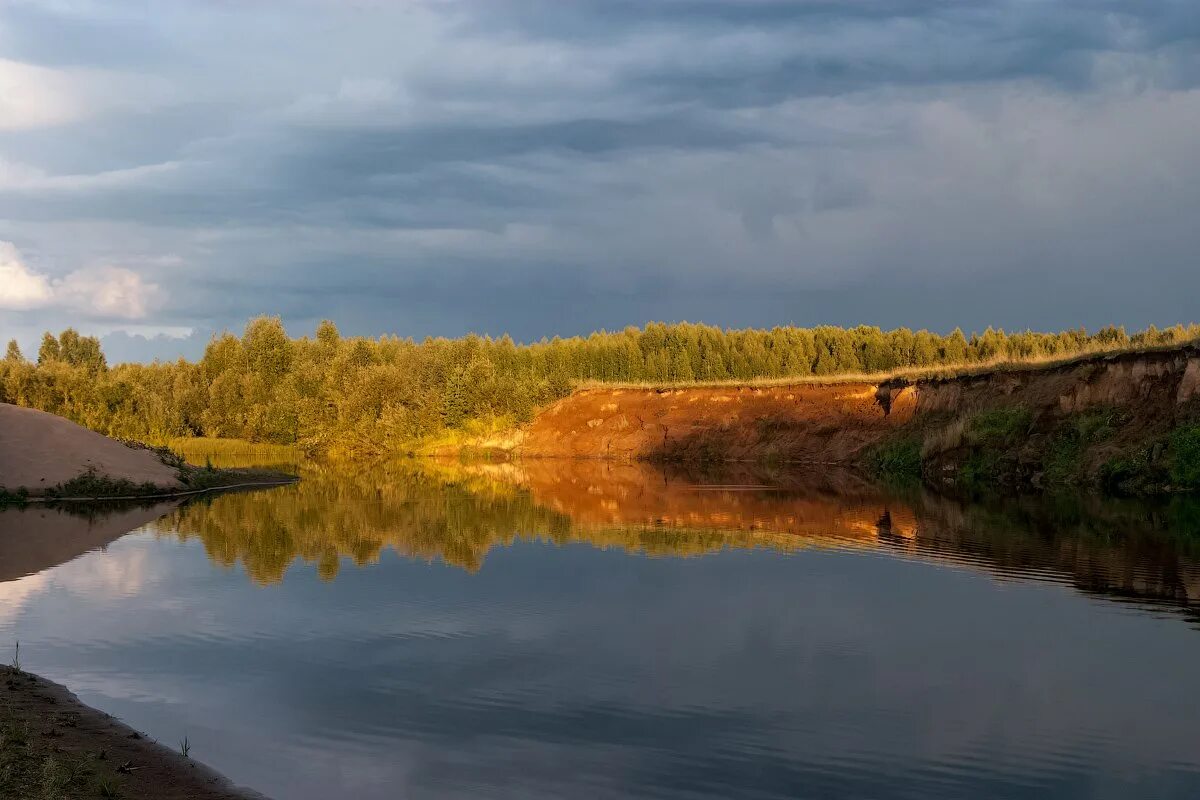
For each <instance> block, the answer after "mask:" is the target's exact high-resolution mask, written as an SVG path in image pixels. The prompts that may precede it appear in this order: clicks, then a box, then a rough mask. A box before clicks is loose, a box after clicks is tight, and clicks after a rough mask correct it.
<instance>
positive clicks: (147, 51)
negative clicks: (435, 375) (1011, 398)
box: [0, 0, 1200, 358]
mask: <svg viewBox="0 0 1200 800" xmlns="http://www.w3.org/2000/svg"><path fill="white" fill-rule="evenodd" d="M150 12H152V13H150ZM150 12H148V11H147V9H146V7H145V6H144V5H141V4H132V3H130V4H125V3H119V2H118V3H109V2H106V3H92V2H84V1H83V0H80V1H79V2H63V3H58V4H55V5H53V6H46V5H44V4H34V3H22V2H17V3H11V4H8V5H6V6H5V7H4V8H3V9H0V87H7V88H9V91H8V93H7V94H4V93H0V96H4V97H5V98H6V99H4V100H0V241H6V242H11V243H12V245H13V246H14V248H15V252H16V254H17V255H16V257H15V260H14V259H13V258H10V260H9V263H8V266H5V263H4V262H3V260H2V259H0V272H3V275H4V277H5V279H6V280H5V284H6V285H7V286H9V287H24V289H23V290H22V291H23V292H24V293H23V294H18V292H17V289H16V288H9V289H7V290H5V289H0V325H2V326H3V327H4V328H5V331H4V333H9V334H10V335H17V336H19V337H21V338H23V339H25V340H28V339H30V338H32V337H33V336H34V335H35V334H36V332H37V331H38V330H40V329H41V328H44V327H52V326H59V325H62V324H66V323H68V322H74V323H76V324H79V325H81V326H83V327H89V326H90V327H91V328H93V329H95V330H98V331H100V332H107V331H129V332H132V333H134V334H137V335H139V336H140V335H146V336H151V337H152V336H153V335H154V334H155V333H157V332H159V331H168V332H170V333H171V334H173V335H178V334H180V333H182V332H184V331H186V330H187V329H193V330H195V331H197V332H198V333H197V334H195V335H193V336H192V337H191V338H190V339H185V340H170V341H167V340H152V341H150V342H146V341H144V340H142V339H140V338H137V336H135V338H130V337H129V336H127V335H126V334H122V333H118V334H115V335H114V336H115V338H112V339H111V342H112V344H113V347H114V348H115V349H116V350H117V351H118V353H119V354H120V355H122V356H129V357H137V358H142V357H147V356H148V355H174V354H175V353H176V352H187V353H194V352H195V351H196V349H198V347H199V346H200V344H201V343H202V341H203V339H204V338H205V337H206V336H207V332H208V331H211V330H218V329H221V328H224V327H227V326H232V327H235V328H236V327H240V325H241V324H242V323H243V322H244V320H245V318H246V317H248V316H250V315H254V314H258V313H273V314H280V315H282V316H283V317H284V319H285V321H286V322H288V323H289V324H290V325H291V326H292V327H293V328H294V329H295V330H296V332H304V331H305V330H307V329H311V326H313V325H314V324H315V322H316V321H317V320H319V319H320V318H322V317H333V318H334V319H336V320H337V321H338V322H339V324H340V325H341V327H342V328H343V330H345V331H346V332H350V333H372V334H375V333H381V332H385V331H387V332H397V333H400V334H403V335H413V336H418V337H420V336H424V335H426V334H433V335H457V334H461V333H464V332H466V331H468V330H475V331H480V332H486V333H493V334H499V333H502V332H510V333H512V334H513V335H514V336H516V337H518V338H521V339H531V338H538V337H540V336H543V335H554V334H574V333H582V332H586V331H588V330H591V329H593V328H599V327H607V328H618V327H621V326H624V325H626V324H631V323H632V324H639V323H642V322H644V321H646V320H649V319H672V320H674V319H690V320H703V321H706V322H711V323H714V324H720V325H735V326H750V325H754V326H769V325H773V324H780V323H789V322H791V323H798V324H817V323H841V324H856V323H859V322H866V323H872V324H880V325H883V326H893V325H910V326H913V327H931V328H935V329H948V328H951V327H954V326H956V325H961V326H963V327H964V328H967V329H981V328H983V327H985V326H986V325H989V324H993V325H1003V326H1007V327H1025V326H1033V327H1040V328H1059V327H1065V326H1075V325H1079V324H1084V325H1088V326H1099V325H1102V324H1107V323H1110V322H1116V323H1123V324H1127V325H1137V326H1140V325H1144V324H1146V323H1150V322H1156V323H1160V324H1162V323H1172V322H1175V321H1179V320H1184V319H1190V318H1193V317H1194V312H1192V311H1191V309H1190V308H1188V307H1186V303H1187V298H1189V297H1192V296H1195V294H1196V292H1197V291H1198V290H1200V270H1197V269H1196V268H1195V253H1196V252H1197V250H1198V245H1200V229H1198V228H1197V226H1196V225H1195V218H1196V215H1197V211H1198V210H1200V148H1197V147H1196V146H1195V144H1194V139H1195V132H1196V131H1197V130H1200V88H1198V86H1197V81H1198V79H1200V6H1197V4H1196V3H1194V2H1191V0H1180V1H1179V2H1171V1H1170V0H1152V1H1151V2H1115V1H1114V0H1103V1H1102V0H1081V2H1074V3H1030V2H1024V1H1022V0H991V1H990V2H982V3H972V4H962V3H956V2H941V1H940V0H929V1H928V2H919V1H918V0H882V1H880V2H874V1H873V2H849V1H843V2H821V1H819V0H807V1H806V0H796V2H786V1H785V0H773V1H768V0H757V1H755V0H742V1H740V2H739V1H738V0H638V2H633V0H580V1H579V2H572V3H560V2H550V0H528V1H526V2H516V1H515V0H514V1H513V2H506V1H505V0H487V2H484V0H477V1H476V2H470V1H460V2H454V1H451V2H433V0H430V2H413V3H405V4H395V3H371V2H363V3H355V4H347V3H336V2H315V0H314V1H313V2H303V3H293V4H288V5H287V6H286V7H285V6H284V5H280V4H212V3H200V2H169V3H163V4H161V5H160V4H155V6H154V8H153V9H151V10H150ZM4 270H7V271H6V272H4ZM72 275H75V276H76V277H74V278H72V277H70V276H72ZM79 275H83V276H85V278H86V281H85V280H84V279H83V278H80V277H78V276H79ZM96 276H101V277H96ZM112 276H116V277H117V278H119V279H120V292H123V293H124V294H115V295H111V296H109V297H108V298H107V299H106V300H104V299H103V298H102V300H103V302H101V301H100V300H98V301H96V302H93V303H91V304H90V305H89V304H86V303H83V302H82V301H81V300H80V298H79V292H78V291H75V292H74V293H68V292H67V290H66V289H65V288H63V287H68V288H69V287H72V286H80V285H87V286H94V285H97V281H99V280H101V279H108V278H110V277H112ZM114 291H116V290H115V289H114ZM127 297H128V299H129V302H131V303H132V305H128V304H127V305H125V306H122V303H125V302H126V299H127ZM68 301H69V302H68ZM121 307H127V308H132V309H134V310H133V311H131V312H129V313H124V314H121V313H115V312H114V309H117V308H121Z"/></svg>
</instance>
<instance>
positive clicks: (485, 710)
mask: <svg viewBox="0 0 1200 800" xmlns="http://www.w3.org/2000/svg"><path fill="white" fill-rule="evenodd" d="M304 478H305V479H304V481H303V482H301V483H299V484H297V485H293V486H288V487H283V488H279V489H273V490H270V491H263V492H252V493H244V494H235V495H224V496H219V497H213V498H210V499H206V500H203V501H199V502H195V501H194V502H191V503H189V504H187V505H185V506H181V507H179V508H176V509H173V510H171V509H168V513H167V514H166V516H165V517H163V518H161V519H159V520H158V521H156V522H153V523H151V524H149V525H146V526H143V527H142V528H140V529H139V530H138V531H137V532H135V533H133V534H132V535H129V536H125V537H123V538H120V539H119V540H117V541H113V542H111V543H109V544H108V545H107V546H106V548H105V549H104V550H103V551H96V552H92V553H90V554H87V555H84V556H82V557H78V558H74V559H73V560H71V561H70V563H66V564H63V565H61V566H58V567H54V568H48V569H42V570H41V571H40V572H37V574H35V575H31V576H28V577H24V578H21V579H19V580H16V581H10V582H7V583H0V642H11V641H12V640H14V639H19V640H20V641H21V643H22V649H21V652H22V659H23V661H25V662H26V663H27V665H28V666H29V667H30V668H32V669H35V670H37V671H41V672H44V673H45V674H46V675H48V676H49V677H51V678H53V679H56V680H59V681H62V682H64V683H66V684H67V685H68V686H70V687H71V688H72V689H73V690H75V691H77V692H78V693H79V694H80V696H81V697H82V698H83V699H84V701H85V702H89V703H92V704H93V705H97V706H99V707H101V708H103V709H105V710H106V711H108V712H110V713H113V714H116V715H118V716H120V717H122V718H123V719H125V720H127V721H129V722H130V723H131V724H133V725H134V726H136V727H139V728H142V729H144V730H147V731H148V732H149V733H151V735H153V736H155V737H156V738H158V739H159V740H161V741H165V742H177V741H180V740H181V739H182V738H183V737H185V736H186V737H188V738H189V740H190V741H191V742H192V743H193V747H194V750H193V753H194V755H195V756H197V757H198V758H200V759H201V760H203V761H206V762H208V763H210V764H212V765H213V766H214V767H216V768H217V769H219V770H221V771H223V772H225V773H226V774H227V775H229V776H230V777H231V778H233V779H234V780H235V781H236V782H238V783H242V784H245V785H249V786H253V787H255V788H257V789H260V790H261V791H263V792H265V793H266V794H268V795H270V796H274V797H277V798H299V799H300V800H318V798H320V799H321V800H323V799H324V798H328V797H357V798H366V799H367V800H384V798H391V797H397V796H403V797H412V798H431V799H432V798H443V797H463V798H473V797H479V798H522V800H527V799H528V798H558V797H589V798H625V797H655V798H681V799H682V798H689V800H690V799H692V798H714V800H715V799H716V798H727V797H739V798H741V797H750V798H772V799H774V798H793V797H839V798H842V797H846V798H893V797H895V798H917V797H919V798H940V797H945V798H957V797H1002V798H1022V800H1024V799H1025V798H1055V800H1062V798H1093V797H1114V798H1117V797H1156V798H1175V797H1178V798H1192V797H1196V796H1200V754H1198V753H1197V750H1196V747H1195V730H1196V729H1197V727H1200V707H1196V706H1195V704H1190V703H1187V702H1186V698H1187V697H1188V696H1190V694H1189V693H1190V691H1191V686H1192V684H1193V683H1194V671H1195V669H1194V665H1195V664H1196V663H1197V661H1198V660H1200V636H1197V635H1196V631H1195V630H1193V629H1192V627H1191V626H1190V625H1188V624H1180V620H1181V618H1182V619H1183V620H1184V621H1190V620H1193V619H1194V616H1193V611H1192V606H1193V604H1194V603H1195V601H1196V597H1197V585H1198V584H1197V570H1196V564H1197V545H1196V540H1195V539H1194V538H1193V536H1192V534H1191V531H1193V530H1195V528H1194V526H1193V522H1192V521H1193V519H1194V517H1193V516H1192V514H1193V513H1194V510H1195V506H1194V505H1193V504H1191V503H1188V502H1184V501H1182V500H1176V501H1174V502H1171V503H1163V504H1155V505H1146V504H1138V503H1130V504H1113V503H1100V502H1097V501H1094V500H1090V499H1080V498H1070V499H1060V500H1057V501H1052V502H1048V501H1038V502H1034V501H1031V500H1021V501H1009V502H1004V503H996V504H984V505H964V504H961V503H957V502H954V501H950V500H947V499H945V498H939V497H936V496H931V495H925V494H922V493H912V494H896V493H892V492H888V491H884V490H881V489H879V488H877V487H874V486H871V485H869V484H867V483H865V482H863V481H862V480H861V479H860V478H858V477H856V476H854V475H847V474H842V473H835V472H822V473H818V474H815V475H813V474H810V475H801V474H795V473H788V474H778V473H770V472H767V473H762V472H754V471H747V470H741V471H734V472H727V473H721V474H706V475H694V474H684V473H672V472H667V473H664V472H659V471H655V470H648V469H643V468H640V467H638V466H636V465H613V464H604V463H599V462H582V463H563V462H534V463H529V464H525V465H508V464H475V465H470V464H466V465H464V464H458V463H435V462H420V463H403V464H394V465H387V466H379V467H376V468H373V469H371V470H346V469H334V468H330V467H319V466H306V467H304ZM146 513H149V512H146ZM4 519H9V520H15V519H18V518H16V517H13V518H0V521H2V520H4ZM61 521H62V520H61V519H59V522H61ZM99 521H100V519H99V518H96V519H92V520H82V521H78V522H79V523H80V524H82V525H84V526H92V528H93V529H95V531H96V532H97V535H98V537H99V538H98V539H97V541H100V542H103V541H105V540H106V537H108V536H109V535H110V531H109V529H108V528H105V529H103V530H101V529H99V528H95V526H96V525H97V524H98V523H99ZM137 521H138V520H137V519H135V518H132V517H127V518H115V517H114V518H112V523H111V524H112V525H116V526H118V527H120V526H122V525H126V524H131V523H132V524H137ZM106 524H107V523H106ZM6 533H11V531H6ZM77 544H78V546H80V547H82V546H85V542H84V541H83V540H82V539H80V540H79V541H78V543H77ZM391 551H395V553H397V554H399V555H394V554H392V552H391ZM73 552H74V551H73V550H71V549H63V550H61V551H60V552H58V553H57V554H51V555H50V556H48V558H49V559H50V560H53V559H54V558H60V557H61V558H71V555H72V553H73ZM634 555H636V556H637V557H632V556H634ZM646 556H649V557H646ZM43 560H45V559H43ZM214 565H219V567H217V568H214ZM32 566H34V562H29V565H28V566H27V567H25V569H29V568H32ZM948 567H949V568H948ZM14 574H15V573H14ZM320 578H324V579H325V580H324V582H322V581H321V580H319V579H320ZM334 578H336V580H333V579H334ZM1014 578H1016V579H1017V580H1014ZM1064 587H1073V589H1067V590H1064ZM1101 594H1102V595H1104V596H1105V598H1113V597H1115V598H1120V599H1122V602H1120V603H1114V602H1108V600H1107V599H1103V598H1101V597H1099V596H1098V595H1101Z"/></svg>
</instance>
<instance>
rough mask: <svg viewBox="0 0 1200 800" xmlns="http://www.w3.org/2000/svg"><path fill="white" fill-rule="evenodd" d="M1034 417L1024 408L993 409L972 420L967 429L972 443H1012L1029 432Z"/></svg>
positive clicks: (977, 415)
mask: <svg viewBox="0 0 1200 800" xmlns="http://www.w3.org/2000/svg"><path fill="white" fill-rule="evenodd" d="M1032 420H1033V415H1032V414H1031V413H1030V412H1029V409H1027V408H1025V407H1024V406H1013V407H1011V408H993V409H991V410H990V411H983V412H981V413H979V414H976V415H975V416H974V417H973V418H972V419H971V424H970V425H969V426H968V428H967V432H968V433H969V434H970V438H971V439H972V441H975V442H978V443H981V444H1000V443H1007V442H1012V441H1013V440H1015V439H1016V438H1017V437H1019V436H1023V435H1024V434H1025V433H1026V432H1028V430H1029V424H1030V422H1032Z"/></svg>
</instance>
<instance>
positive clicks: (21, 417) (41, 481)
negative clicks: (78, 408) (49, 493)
mask: <svg viewBox="0 0 1200 800" xmlns="http://www.w3.org/2000/svg"><path fill="white" fill-rule="evenodd" d="M89 470H94V471H95V472H96V473H97V474H98V475H104V476H107V477H109V478H112V479H115V480H126V481H129V482H131V483H135V484H153V485H154V486H156V487H158V488H160V489H163V490H167V491H174V490H178V489H182V488H184V487H183V484H182V483H181V482H180V480H179V475H178V472H177V471H176V470H175V469H174V468H173V467H170V466H168V465H166V464H164V463H163V462H162V461H161V460H159V458H158V456H157V455H155V454H154V453H153V452H151V451H149V450H139V449H135V448H132V447H128V446H126V445H124V444H122V443H121V442H118V441H115V440H113V439H109V438H108V437H107V436H103V435H101V434H99V433H96V432H94V431H90V430H88V429H87V428H84V427H82V426H80V425H76V424H75V423H74V422H71V421H70V420H67V419H63V418H62V417H58V416H55V415H54V414H47V413H45V412H44V411H36V410H34V409H31V408H21V407H19V406H13V405H9V404H7V403H0V487H4V488H5V489H7V490H8V491H10V492H15V491H17V490H18V489H21V488H24V489H26V490H28V491H29V493H30V494H33V495H38V494H41V493H43V492H45V491H46V490H47V489H49V488H51V487H54V486H57V485H59V484H62V483H65V482H67V481H69V480H72V479H73V478H77V477H79V476H80V475H82V474H84V473H86V472H88V471H89Z"/></svg>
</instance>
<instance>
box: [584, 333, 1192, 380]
mask: <svg viewBox="0 0 1200 800" xmlns="http://www.w3.org/2000/svg"><path fill="white" fill-rule="evenodd" d="M1198 341H1200V340H1197V339H1192V340H1189V341H1185V342H1172V343H1170V344H1163V345H1152V346H1141V347H1099V346H1097V347H1093V348H1088V349H1086V350H1080V351H1078V352H1075V353H1071V354H1069V355H1041V356H1031V357H1029V358H1021V359H1011V358H997V359H992V360H989V361H971V362H967V363H963V364H938V365H935V366H929V367H902V368H900V369H894V370H889V371H887V372H854V373H843V374H838V375H795V376H791V377H781V378H749V379H729V380H720V381H642V382H639V381H625V382H621V381H614V382H605V381H581V382H579V383H578V384H576V386H575V388H576V390H586V389H731V388H752V389H759V388H770V387H773V386H798V385H815V386H826V385H837V384H842V383H884V382H888V381H899V382H915V381H929V380H951V379H954V378H963V377H971V376H980V375H992V374H995V373H1001V372H1021V371H1026V370H1039V369H1053V368H1055V367H1062V366H1068V365H1072V364H1078V363H1083V362H1087V361H1092V360H1099V359H1102V358H1107V357H1109V356H1114V355H1128V354H1138V353H1161V352H1168V351H1171V350H1182V349H1185V348H1187V347H1191V346H1195V345H1196V344H1197V342H1198Z"/></svg>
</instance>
